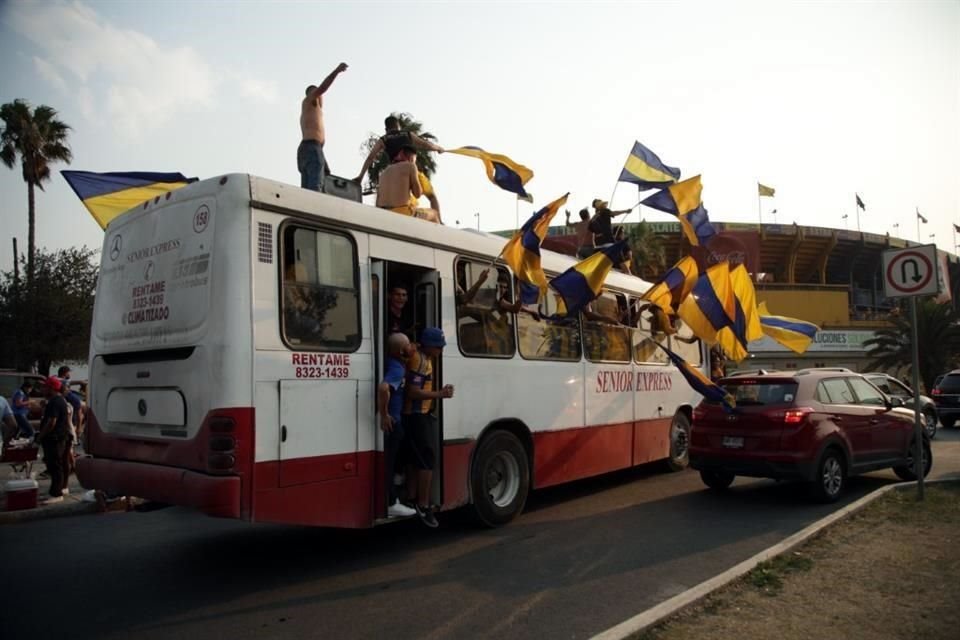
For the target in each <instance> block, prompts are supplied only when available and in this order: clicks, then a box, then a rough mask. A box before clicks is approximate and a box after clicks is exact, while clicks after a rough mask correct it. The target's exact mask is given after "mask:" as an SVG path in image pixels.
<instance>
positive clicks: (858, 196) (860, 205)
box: [853, 193, 867, 211]
mask: <svg viewBox="0 0 960 640" xmlns="http://www.w3.org/2000/svg"><path fill="white" fill-rule="evenodd" d="M853 195H855V196H857V206H858V207H860V209H861V210H863V211H866V210H867V205H865V204H863V200H861V199H860V194H857V193H855V194H853Z"/></svg>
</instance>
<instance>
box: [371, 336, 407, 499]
mask: <svg viewBox="0 0 960 640" xmlns="http://www.w3.org/2000/svg"><path fill="white" fill-rule="evenodd" d="M410 350H411V349H410V340H409V338H407V336H405V335H404V334H402V333H391V334H390V335H389V336H388V337H387V362H386V366H385V367H384V373H383V381H382V382H381V383H380V386H379V388H378V390H377V412H378V413H379V414H380V430H381V431H383V454H384V477H385V479H386V481H387V484H388V485H389V489H388V490H387V503H388V504H389V505H390V506H388V507H387V516H388V517H390V518H402V517H409V516H412V515H414V514H416V513H417V512H416V510H415V509H412V508H410V507H408V506H406V505H404V504H401V503H400V500H399V498H398V497H397V489H396V486H395V485H394V482H393V476H394V473H396V467H397V453H398V452H399V451H400V447H401V446H402V444H403V439H404V436H405V434H404V431H403V422H402V420H401V415H400V414H401V411H402V409H403V386H404V382H405V378H406V373H407V368H406V366H404V364H403V363H404V360H406V359H407V357H408V356H409V355H410Z"/></svg>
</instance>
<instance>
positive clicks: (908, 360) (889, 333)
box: [863, 298, 960, 392]
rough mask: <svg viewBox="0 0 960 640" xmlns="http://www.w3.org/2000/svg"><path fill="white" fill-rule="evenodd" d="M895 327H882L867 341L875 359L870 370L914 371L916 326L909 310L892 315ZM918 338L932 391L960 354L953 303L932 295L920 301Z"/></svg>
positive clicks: (959, 320) (959, 324)
mask: <svg viewBox="0 0 960 640" xmlns="http://www.w3.org/2000/svg"><path fill="white" fill-rule="evenodd" d="M890 322H891V323H892V325H893V326H891V327H885V328H883V329H878V330H877V331H876V333H875V335H874V337H873V338H870V339H869V340H866V341H865V342H864V343H863V346H864V348H866V349H867V356H869V357H870V358H871V362H870V364H869V365H868V366H869V367H870V369H874V370H879V371H893V372H896V373H910V374H912V367H913V351H912V348H913V347H912V344H911V336H912V335H913V327H912V325H911V322H910V314H909V313H893V314H891V315H890ZM917 338H918V340H919V343H920V344H919V345H918V351H919V367H918V369H919V374H920V381H921V382H922V383H923V387H924V388H925V389H926V390H927V391H928V392H929V391H930V390H932V389H933V381H934V379H935V378H936V377H937V376H938V375H940V374H941V373H943V372H945V371H948V370H950V369H951V368H952V367H953V366H954V364H955V363H956V360H957V356H958V354H960V316H958V315H957V313H956V312H955V311H954V310H953V309H952V308H951V307H950V305H945V304H937V303H936V302H934V301H933V300H932V299H930V298H925V299H923V300H918V301H917Z"/></svg>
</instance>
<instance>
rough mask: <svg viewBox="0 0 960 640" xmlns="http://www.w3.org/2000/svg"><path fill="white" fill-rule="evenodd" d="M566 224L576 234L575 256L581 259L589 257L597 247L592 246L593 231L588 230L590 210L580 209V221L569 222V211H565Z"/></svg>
mask: <svg viewBox="0 0 960 640" xmlns="http://www.w3.org/2000/svg"><path fill="white" fill-rule="evenodd" d="M566 214H567V222H566V226H568V227H573V228H574V230H575V233H576V234H577V257H578V258H580V259H581V260H583V259H585V258H589V257H590V256H592V255H593V254H594V253H596V251H597V249H596V247H594V246H593V232H592V231H590V210H589V209H587V208H586V207H584V208H583V209H580V222H570V212H569V211H566Z"/></svg>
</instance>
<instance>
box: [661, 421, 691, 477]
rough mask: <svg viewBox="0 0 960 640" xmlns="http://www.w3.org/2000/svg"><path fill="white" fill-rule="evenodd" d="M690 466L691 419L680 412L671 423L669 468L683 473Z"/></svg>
mask: <svg viewBox="0 0 960 640" xmlns="http://www.w3.org/2000/svg"><path fill="white" fill-rule="evenodd" d="M689 465H690V419H689V418H687V414H685V413H683V412H682V411H678V412H677V413H676V414H675V415H674V416H673V420H672V421H671V422H670V457H669V458H667V466H668V467H670V470H671V471H683V470H684V469H686V468H687V467H688V466H689Z"/></svg>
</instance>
